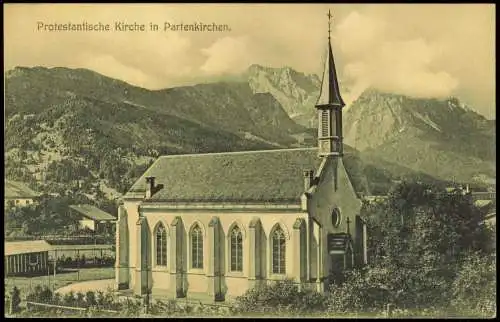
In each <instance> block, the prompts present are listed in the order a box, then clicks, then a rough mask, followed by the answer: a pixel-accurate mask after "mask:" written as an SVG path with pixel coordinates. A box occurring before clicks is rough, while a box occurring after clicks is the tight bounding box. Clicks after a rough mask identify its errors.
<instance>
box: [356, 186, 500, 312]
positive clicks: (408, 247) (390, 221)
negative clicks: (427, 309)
mask: <svg viewBox="0 0 500 322" xmlns="http://www.w3.org/2000/svg"><path fill="white" fill-rule="evenodd" d="M362 216H363V217H365V219H366V220H367V222H368V227H369V232H368V235H369V245H370V251H369V254H370V262H371V266H370V267H369V269H368V272H369V273H370V274H372V278H371V279H369V280H365V282H366V285H365V286H366V287H367V288H370V287H373V288H374V289H379V290H380V289H386V290H388V291H389V294H391V301H394V302H396V303H398V304H399V305H404V306H418V305H424V304H429V303H432V304H436V305H437V304H440V303H441V304H444V303H445V302H446V301H448V299H449V296H451V294H449V293H450V289H451V283H452V282H453V280H454V279H455V277H456V272H457V269H458V267H459V265H460V264H461V261H462V259H463V258H464V256H466V255H467V254H468V253H469V252H472V251H476V252H480V253H483V254H484V253H488V252H489V251H490V245H491V239H490V236H491V235H490V233H489V232H488V230H487V229H486V227H485V226H484V225H483V224H482V222H483V219H484V213H482V212H481V211H480V210H479V209H478V208H476V207H475V206H474V205H473V202H472V199H471V197H470V196H469V195H467V194H463V193H462V192H461V191H454V192H451V193H448V192H446V191H445V190H444V189H442V188H440V187H437V186H434V185H430V184H423V183H419V182H403V183H401V184H399V185H397V186H395V187H394V188H393V189H392V190H391V192H390V193H389V195H388V198H387V199H386V200H384V201H381V202H377V203H372V204H370V203H365V204H364V206H363V209H362ZM374 272H378V273H377V274H375V275H373V273H374ZM366 276H367V275H366V274H365V277H366ZM365 277H364V278H365ZM371 283H375V284H371Z"/></svg>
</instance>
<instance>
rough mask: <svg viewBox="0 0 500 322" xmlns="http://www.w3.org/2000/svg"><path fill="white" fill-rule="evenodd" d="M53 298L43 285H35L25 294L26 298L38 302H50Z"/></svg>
mask: <svg viewBox="0 0 500 322" xmlns="http://www.w3.org/2000/svg"><path fill="white" fill-rule="evenodd" d="M52 299H53V294H52V291H51V290H50V289H49V288H48V287H47V286H46V285H45V286H43V287H42V286H40V285H36V286H35V288H34V290H33V291H30V292H29V293H28V294H27V295H26V300H27V301H31V302H38V303H51V302H52Z"/></svg>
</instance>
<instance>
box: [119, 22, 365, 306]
mask: <svg viewBox="0 0 500 322" xmlns="http://www.w3.org/2000/svg"><path fill="white" fill-rule="evenodd" d="M344 105H345V104H344V101H343V100H342V97H341V95H340V90H339V83H338V80H337V75H336V70H335V63H334V58H333V53H332V47H331V41H330V31H329V36H328V47H327V57H326V62H325V66H324V72H323V80H322V85H321V92H320V95H319V97H318V100H317V103H316V106H315V108H316V110H317V115H318V118H319V122H318V123H319V125H318V146H317V148H296V149H277V150H266V151H244V152H229V153H208V154H190V155H172V156H161V157H159V158H158V159H157V160H156V161H155V162H154V163H153V164H152V165H151V167H150V168H149V169H148V170H147V171H146V172H145V173H144V174H143V175H142V177H141V178H140V179H139V180H138V181H137V182H136V183H134V185H133V186H132V188H131V189H130V190H129V191H128V192H127V194H126V195H125V196H124V198H123V205H121V206H120V208H119V217H118V222H117V237H116V243H117V245H116V246H117V247H116V249H117V254H116V284H117V285H116V287H117V288H118V289H119V290H132V291H133V293H134V294H137V295H143V294H151V293H152V294H153V297H154V294H155V292H163V293H169V294H172V296H173V297H177V298H182V297H186V296H188V297H189V296H190V294H196V293H204V294H208V295H209V296H211V297H212V296H213V298H214V299H215V300H225V299H226V300H227V299H228V298H233V297H235V296H238V295H241V294H243V293H244V292H245V291H246V290H247V289H249V288H252V287H258V286H259V285H262V284H264V283H268V282H270V281H276V280H282V279H293V280H294V281H295V282H297V283H298V284H300V285H302V286H305V287H306V286H307V287H313V288H315V289H317V290H318V291H326V290H327V289H328V286H329V284H330V283H332V281H333V280H335V278H336V276H338V273H339V272H342V271H343V270H345V269H349V268H351V267H353V266H360V265H364V264H366V262H367V251H366V248H367V245H366V241H367V236H366V226H365V224H364V223H363V221H362V220H361V219H360V217H359V212H360V208H361V204H362V202H361V199H360V197H359V196H358V195H357V193H356V192H355V191H356V190H355V189H354V187H353V185H352V183H351V180H350V179H349V175H348V173H347V171H346V169H345V167H344V163H343V162H344V160H343V156H344V151H343V143H342V140H343V135H342V108H343V107H344Z"/></svg>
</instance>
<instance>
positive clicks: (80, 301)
mask: <svg viewBox="0 0 500 322" xmlns="http://www.w3.org/2000/svg"><path fill="white" fill-rule="evenodd" d="M76 305H77V306H79V307H87V306H86V303H85V295H84V294H83V293H82V292H77V293H76Z"/></svg>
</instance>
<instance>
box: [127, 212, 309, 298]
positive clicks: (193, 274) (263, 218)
mask: <svg viewBox="0 0 500 322" xmlns="http://www.w3.org/2000/svg"><path fill="white" fill-rule="evenodd" d="M130 208H131V209H130V210H129V211H133V209H132V208H134V207H133V206H131V207H130ZM136 208H137V207H136V206H135V209H136ZM135 211H136V210H135ZM143 215H144V216H145V218H146V220H147V222H148V225H147V226H148V227H149V228H148V229H149V231H148V233H149V234H150V236H154V233H155V229H156V227H157V226H158V224H159V223H160V222H161V223H163V225H164V227H165V228H166V229H167V236H168V237H167V248H170V245H172V242H171V240H170V236H171V232H172V227H171V224H172V221H173V220H174V219H175V218H176V217H180V218H181V219H182V222H183V227H184V229H183V232H182V233H183V234H184V236H185V239H184V240H185V241H186V242H185V244H186V245H185V246H184V247H185V248H186V249H187V251H186V252H185V253H184V261H185V263H187V264H188V265H186V273H187V288H188V290H187V291H188V294H189V292H203V293H206V292H207V291H208V290H209V284H210V283H214V282H212V281H211V280H210V279H209V278H208V277H207V275H210V274H213V273H214V270H210V269H209V256H210V245H209V240H208V232H209V229H211V228H210V227H209V222H210V220H211V219H212V218H213V217H218V218H219V222H220V226H221V229H222V234H221V235H222V236H223V240H220V242H218V243H217V244H218V245H217V246H216V249H218V250H219V251H220V252H221V254H222V260H221V262H222V264H223V267H224V268H223V270H224V276H225V278H224V279H223V281H222V282H221V285H222V288H223V289H224V290H227V293H226V294H227V295H229V296H237V295H241V294H242V293H243V292H244V291H245V290H246V289H248V288H249V287H251V286H252V285H253V284H251V283H249V280H248V277H249V267H250V264H251V263H253V264H254V265H255V263H256V260H258V259H255V258H254V259H250V258H249V257H250V256H249V254H250V247H254V248H255V246H254V245H253V246H251V245H250V242H249V234H250V229H249V225H250V222H251V220H252V219H254V218H255V217H258V218H259V219H260V222H261V227H262V233H261V234H257V235H260V236H256V240H260V241H261V245H260V246H261V247H260V257H261V258H260V260H261V261H260V262H261V269H256V272H255V275H256V277H257V279H258V278H259V277H262V278H269V279H282V278H284V277H283V276H280V275H273V274H271V273H270V272H271V249H270V240H269V238H268V236H269V234H270V233H271V231H272V230H273V228H274V227H275V225H276V223H278V222H279V223H280V225H281V227H282V229H283V230H284V232H285V235H286V236H287V240H286V268H287V269H286V275H287V276H288V277H292V274H293V272H294V270H293V265H294V260H296V257H295V256H296V255H295V252H294V247H293V243H292V234H293V224H294V222H295V221H296V219H297V218H304V219H305V218H307V216H308V215H307V213H303V212H297V213H258V212H232V213H231V212H227V211H225V212H220V213H218V212H216V211H186V212H181V211H171V212H162V211H159V210H147V209H144V210H143ZM130 222H133V223H134V225H135V221H134V220H130ZM306 222H307V221H306ZM195 223H198V224H199V225H200V227H201V229H202V231H203V235H204V242H203V248H204V250H203V258H204V265H203V269H192V268H191V267H190V266H191V260H190V258H189V257H190V253H191V252H190V247H191V243H190V238H189V237H188V236H189V233H190V230H191V228H192V227H193V225H194V224H195ZM235 225H238V227H239V228H240V230H241V232H242V237H243V271H242V272H231V271H230V252H229V246H230V241H229V238H228V232H229V230H230V229H232V227H234V226H235ZM130 227H132V226H130ZM132 228H135V227H132ZM131 231H132V230H131ZM133 231H135V230H133ZM221 239H222V238H221ZM150 240H151V242H150V243H149V245H148V249H149V253H150V254H151V256H150V258H151V259H152V262H151V264H152V266H151V267H152V270H153V272H152V274H151V277H152V282H153V288H155V289H168V288H174V287H175V285H171V283H172V282H171V281H172V279H171V276H170V273H171V271H170V264H171V261H172V259H171V258H169V257H167V267H157V266H156V265H155V261H154V259H155V256H156V254H155V247H154V243H155V241H154V240H155V239H154V238H150ZM130 242H131V243H134V240H133V238H131V239H130ZM133 254H135V253H133ZM168 254H169V255H170V254H171V252H170V251H169V252H168ZM134 257H135V256H134ZM134 260H135V259H133V258H132V259H131V263H134ZM132 275H133V274H132ZM132 282H133V281H132Z"/></svg>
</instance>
